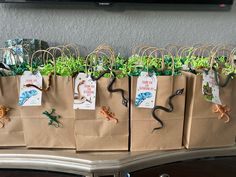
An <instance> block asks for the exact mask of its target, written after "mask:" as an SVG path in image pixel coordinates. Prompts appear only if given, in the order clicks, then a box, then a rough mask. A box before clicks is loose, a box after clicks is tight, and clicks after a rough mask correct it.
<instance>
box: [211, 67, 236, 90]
mask: <svg viewBox="0 0 236 177" xmlns="http://www.w3.org/2000/svg"><path fill="white" fill-rule="evenodd" d="M213 70H214V76H215V81H216V84H217V85H218V86H220V87H222V88H223V87H226V86H227V85H228V83H229V81H230V80H231V79H232V77H234V76H235V74H234V73H230V74H229V75H227V78H226V80H225V82H223V83H221V82H220V79H219V75H218V73H217V70H216V69H215V68H213Z"/></svg>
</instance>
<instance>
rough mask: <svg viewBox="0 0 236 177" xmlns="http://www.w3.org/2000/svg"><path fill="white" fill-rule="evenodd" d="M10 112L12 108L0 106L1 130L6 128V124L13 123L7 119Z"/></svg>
mask: <svg viewBox="0 0 236 177" xmlns="http://www.w3.org/2000/svg"><path fill="white" fill-rule="evenodd" d="M8 111H10V108H7V107H5V106H3V105H0V128H4V127H5V123H6V122H10V121H11V120H10V118H8V117H6V115H7V112H8Z"/></svg>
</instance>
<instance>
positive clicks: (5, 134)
mask: <svg viewBox="0 0 236 177" xmlns="http://www.w3.org/2000/svg"><path fill="white" fill-rule="evenodd" d="M17 83H18V82H17V77H16V76H7V77H0V105H1V106H4V107H6V108H10V110H9V111H7V114H6V115H5V116H3V117H2V118H0V121H1V122H2V123H1V122H0V127H2V128H0V146H1V147H11V146H25V141H24V133H23V126H22V121H21V117H20V110H19V107H18V85H17ZM1 114H2V112H1ZM8 119H9V121H8Z"/></svg>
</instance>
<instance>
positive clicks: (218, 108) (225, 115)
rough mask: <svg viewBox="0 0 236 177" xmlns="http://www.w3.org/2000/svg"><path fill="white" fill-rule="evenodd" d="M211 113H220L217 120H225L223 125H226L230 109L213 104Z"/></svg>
mask: <svg viewBox="0 0 236 177" xmlns="http://www.w3.org/2000/svg"><path fill="white" fill-rule="evenodd" d="M213 112H214V113H220V115H219V117H218V119H223V118H225V119H226V120H225V123H228V122H229V121H230V116H229V112H230V108H229V107H228V106H226V105H219V104H215V105H214V106H213Z"/></svg>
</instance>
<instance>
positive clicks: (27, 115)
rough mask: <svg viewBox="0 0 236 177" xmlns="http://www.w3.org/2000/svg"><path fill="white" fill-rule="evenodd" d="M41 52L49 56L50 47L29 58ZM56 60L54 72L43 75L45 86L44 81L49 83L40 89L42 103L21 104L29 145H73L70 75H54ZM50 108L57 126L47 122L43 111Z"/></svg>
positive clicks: (70, 146) (45, 146)
mask: <svg viewBox="0 0 236 177" xmlns="http://www.w3.org/2000/svg"><path fill="white" fill-rule="evenodd" d="M54 49H58V50H60V49H59V48H53V50H54ZM40 52H41V53H44V54H49V55H51V56H52V54H51V53H50V52H49V51H37V52H35V53H34V54H33V56H32V58H34V56H35V55H36V54H37V53H40ZM53 52H54V51H53ZM52 57H53V56H52ZM53 59H54V57H53ZM55 62H56V61H55V59H54V69H55V70H54V76H52V77H50V76H48V77H43V85H44V88H45V87H46V85H49V86H50V87H49V90H44V91H43V93H42V105H41V106H36V107H35V106H31V107H29V106H27V107H26V106H25V107H21V117H22V119H23V125H24V136H25V141H26V145H27V147H28V148H63V149H72V148H75V138H74V110H73V79H72V77H62V76H56V75H55V73H56V68H55V65H56V63H55ZM31 63H32V62H31ZM49 78H51V79H49ZM52 109H55V113H56V115H58V116H60V118H59V119H58V121H59V122H60V124H58V126H59V127H57V125H55V126H54V125H50V119H49V117H47V116H46V115H44V114H43V112H45V111H48V112H49V113H50V112H51V111H52Z"/></svg>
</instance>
